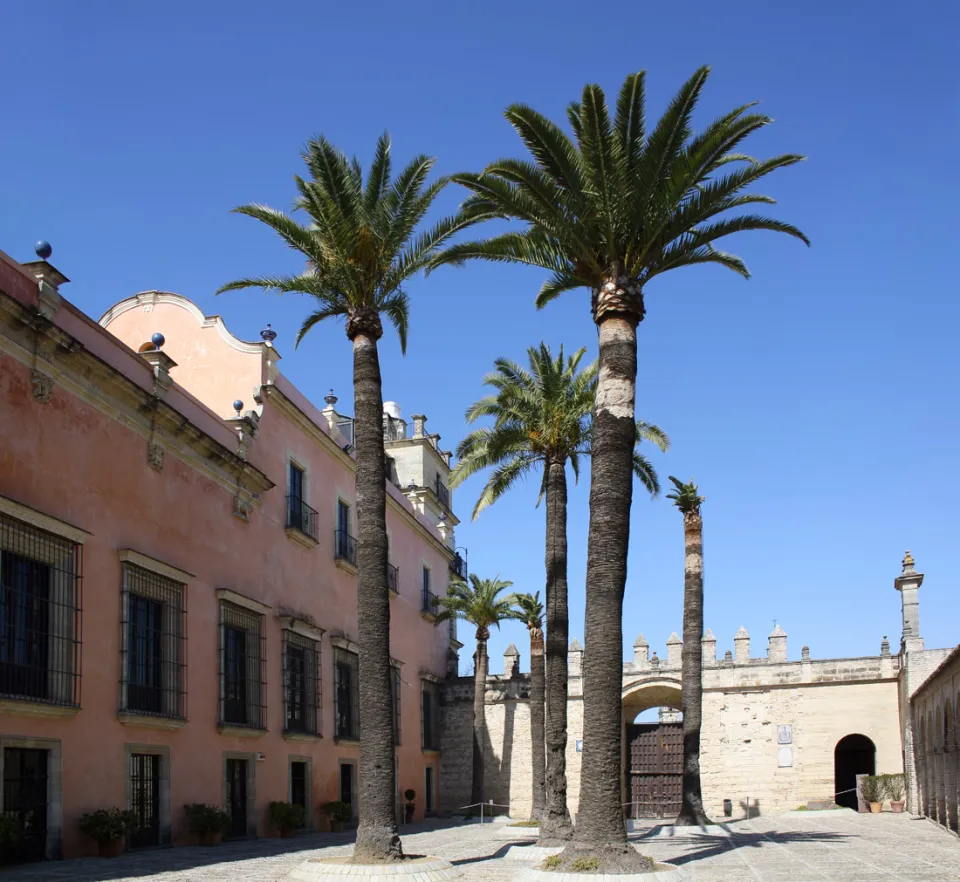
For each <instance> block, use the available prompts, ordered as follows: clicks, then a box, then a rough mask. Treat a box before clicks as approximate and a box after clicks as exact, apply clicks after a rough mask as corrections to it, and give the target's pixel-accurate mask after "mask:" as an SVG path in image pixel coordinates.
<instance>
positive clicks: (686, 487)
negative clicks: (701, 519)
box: [667, 475, 707, 516]
mask: <svg viewBox="0 0 960 882" xmlns="http://www.w3.org/2000/svg"><path fill="white" fill-rule="evenodd" d="M670 481H671V483H672V484H673V486H674V491H673V493H668V494H667V499H672V500H673V504H674V505H675V506H676V507H677V508H678V509H679V510H680V512H681V513H682V514H683V515H684V516H687V515H699V514H700V506H701V505H702V504H703V503H704V502H706V501H707V498H706V497H705V496H700V488H699V487H697V485H696V484H694V483H693V478H691V479H690V483H689V484H684V483H683V481H681V480H679V479H678V478H675V477H673V475H670Z"/></svg>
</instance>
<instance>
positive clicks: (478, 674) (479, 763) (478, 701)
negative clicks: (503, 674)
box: [470, 629, 489, 803]
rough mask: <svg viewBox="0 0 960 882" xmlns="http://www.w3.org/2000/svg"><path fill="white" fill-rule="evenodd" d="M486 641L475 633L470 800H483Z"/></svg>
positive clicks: (473, 801) (487, 665) (485, 723)
mask: <svg viewBox="0 0 960 882" xmlns="http://www.w3.org/2000/svg"><path fill="white" fill-rule="evenodd" d="M488 667H489V662H488V659H487V641H486V639H485V638H483V637H481V636H480V634H479V629H478V633H477V653H476V655H475V656H474V665H473V780H472V785H471V788H470V802H471V803H478V802H482V801H483V742H484V741H485V739H486V729H487V708H486V692H487V669H488Z"/></svg>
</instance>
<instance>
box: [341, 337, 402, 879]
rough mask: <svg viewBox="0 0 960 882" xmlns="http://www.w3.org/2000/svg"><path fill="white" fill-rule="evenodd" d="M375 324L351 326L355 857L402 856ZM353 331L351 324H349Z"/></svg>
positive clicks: (365, 860)
mask: <svg viewBox="0 0 960 882" xmlns="http://www.w3.org/2000/svg"><path fill="white" fill-rule="evenodd" d="M378 327H379V318H378V319H377V321H376V325H375V326H374V327H373V328H371V329H370V330H366V329H357V328H356V326H354V327H353V328H352V330H353V331H354V333H353V336H352V337H351V339H352V340H353V389H354V416H355V418H356V423H355V430H354V431H355V445H356V451H357V469H356V493H357V499H356V504H357V630H358V640H359V644H360V769H359V782H358V798H359V805H358V806H357V808H358V813H359V826H358V829H357V844H356V848H355V849H354V861H355V862H356V863H379V862H384V861H391V860H398V859H399V858H401V857H402V856H403V850H402V848H401V845H400V835H399V833H398V832H397V822H396V813H395V807H394V793H395V791H396V780H395V779H396V770H395V766H394V744H393V713H394V710H393V698H392V695H391V689H390V670H391V669H390V595H389V592H388V591H387V578H386V577H387V524H386V485H385V483H384V481H385V474H384V458H383V416H382V414H383V402H382V400H381V395H382V392H381V379H380V360H379V355H378V353H377V337H378V336H379V334H376V328H378ZM348 330H351V328H350V327H349V323H348Z"/></svg>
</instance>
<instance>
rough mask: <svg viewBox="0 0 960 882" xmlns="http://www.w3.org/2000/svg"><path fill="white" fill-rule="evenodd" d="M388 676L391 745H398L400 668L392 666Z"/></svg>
mask: <svg viewBox="0 0 960 882" xmlns="http://www.w3.org/2000/svg"><path fill="white" fill-rule="evenodd" d="M391 674H392V676H391V678H390V697H391V698H392V699H393V746H394V747H399V746H400V668H396V667H395V668H393V669H392V671H391Z"/></svg>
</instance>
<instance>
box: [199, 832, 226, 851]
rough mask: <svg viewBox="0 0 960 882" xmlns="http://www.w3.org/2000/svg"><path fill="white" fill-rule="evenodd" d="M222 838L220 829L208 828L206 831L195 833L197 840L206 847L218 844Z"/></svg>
mask: <svg viewBox="0 0 960 882" xmlns="http://www.w3.org/2000/svg"><path fill="white" fill-rule="evenodd" d="M222 839H223V832H222V831H221V830H209V831H207V832H206V833H200V834H198V835H197V842H198V843H199V844H200V845H203V846H205V847H206V848H211V847H212V846H214V845H219V844H220V842H221V840H222Z"/></svg>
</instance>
